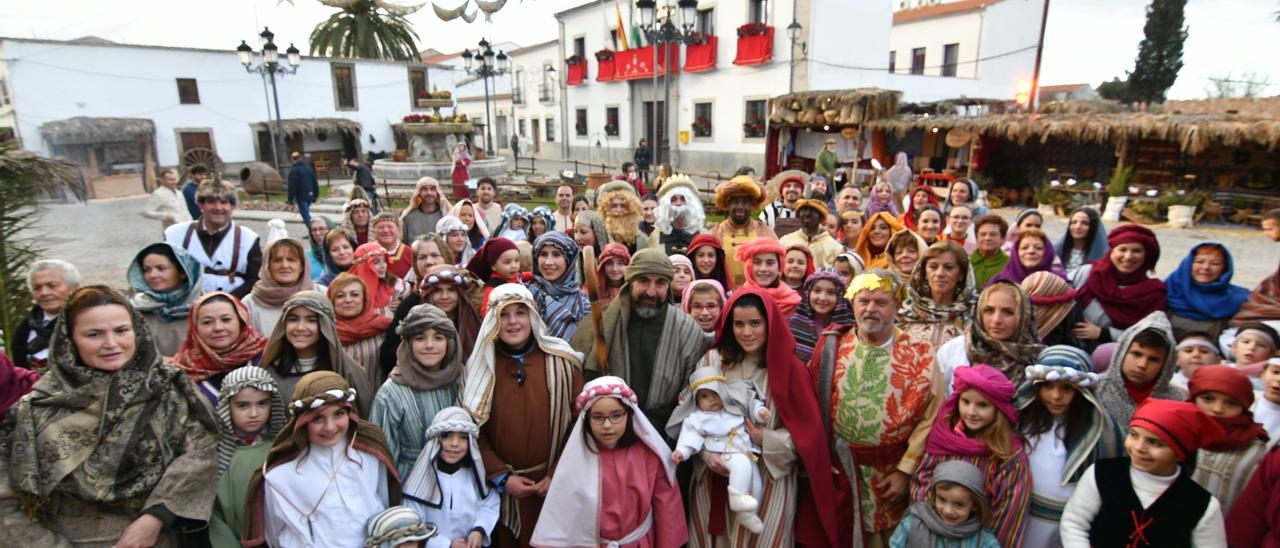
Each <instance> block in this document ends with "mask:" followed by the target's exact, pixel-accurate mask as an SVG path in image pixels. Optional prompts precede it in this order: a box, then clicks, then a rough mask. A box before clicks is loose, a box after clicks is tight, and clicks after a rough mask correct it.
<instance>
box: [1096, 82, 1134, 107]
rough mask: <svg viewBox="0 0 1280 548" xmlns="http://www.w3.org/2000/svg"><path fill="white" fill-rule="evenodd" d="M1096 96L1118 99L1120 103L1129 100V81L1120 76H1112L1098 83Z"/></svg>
mask: <svg viewBox="0 0 1280 548" xmlns="http://www.w3.org/2000/svg"><path fill="white" fill-rule="evenodd" d="M1098 96H1099V97H1102V98H1103V99H1111V100H1113V101H1120V102H1121V103H1128V102H1129V81H1128V80H1121V79H1120V78H1112V79H1111V80H1110V81H1108V82H1103V83H1101V84H1098Z"/></svg>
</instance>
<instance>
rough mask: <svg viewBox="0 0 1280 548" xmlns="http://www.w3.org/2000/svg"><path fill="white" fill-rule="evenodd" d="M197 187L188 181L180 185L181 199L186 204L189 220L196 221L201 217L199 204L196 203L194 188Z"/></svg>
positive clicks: (194, 183)
mask: <svg viewBox="0 0 1280 548" xmlns="http://www.w3.org/2000/svg"><path fill="white" fill-rule="evenodd" d="M198 186H200V185H197V184H196V182H195V181H190V180H188V181H187V183H186V184H184V185H182V198H183V199H184V200H186V202H187V213H190V214H191V218H192V219H194V220H197V221H198V220H200V215H201V212H200V204H197V203H196V187H198Z"/></svg>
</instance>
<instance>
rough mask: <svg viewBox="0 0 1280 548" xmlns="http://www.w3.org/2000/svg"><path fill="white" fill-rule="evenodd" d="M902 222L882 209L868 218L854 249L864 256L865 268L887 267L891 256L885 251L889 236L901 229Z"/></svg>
mask: <svg viewBox="0 0 1280 548" xmlns="http://www.w3.org/2000/svg"><path fill="white" fill-rule="evenodd" d="M902 228H903V225H902V223H900V222H898V220H897V219H895V218H894V217H893V215H890V214H889V213H886V212H883V211H881V212H880V213H876V214H875V215H872V216H871V218H870V219H867V223H866V224H865V225H863V228H862V233H860V234H858V242H857V244H855V245H854V246H853V250H854V252H855V253H857V254H858V256H859V257H861V258H862V264H863V268H866V269H872V268H886V267H888V266H889V256H888V254H887V253H885V251H886V250H887V249H888V248H889V238H890V237H891V236H893V234H894V233H896V232H899V231H901V230H902Z"/></svg>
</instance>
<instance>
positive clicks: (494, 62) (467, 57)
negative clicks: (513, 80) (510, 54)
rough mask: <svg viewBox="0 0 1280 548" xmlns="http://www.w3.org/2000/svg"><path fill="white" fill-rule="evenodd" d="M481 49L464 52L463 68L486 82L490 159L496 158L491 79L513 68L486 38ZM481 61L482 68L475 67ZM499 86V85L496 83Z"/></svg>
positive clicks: (485, 100)
mask: <svg viewBox="0 0 1280 548" xmlns="http://www.w3.org/2000/svg"><path fill="white" fill-rule="evenodd" d="M479 46H480V47H479V48H477V49H476V52H475V53H471V50H462V68H463V69H465V70H466V71H467V74H468V75H471V76H475V77H478V78H480V79H481V80H484V133H485V136H484V141H485V143H484V146H485V154H487V155H488V156H489V157H493V156H494V152H493V123H492V121H491V120H490V116H491V115H490V112H489V79H490V78H495V77H497V76H502V75H503V74H506V73H507V71H508V70H510V68H511V61H510V60H509V59H508V58H507V54H506V53H504V52H501V51H499V52H498V53H496V54H495V53H494V52H493V48H492V47H490V44H489V41H488V40H485V39H484V38H481V39H480V44H479ZM476 60H479V61H480V66H479V67H476V66H475V61H476ZM494 85H495V86H497V83H496V82H495V83H494Z"/></svg>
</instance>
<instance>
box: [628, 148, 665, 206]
mask: <svg viewBox="0 0 1280 548" xmlns="http://www.w3.org/2000/svg"><path fill="white" fill-rule="evenodd" d="M632 160H633V161H634V162H635V164H636V170H638V171H639V172H640V180H642V181H645V182H648V181H649V166H650V165H651V164H653V150H652V149H650V148H649V140H648V139H640V144H639V145H638V146H636V153H635V156H634V157H633V158H632ZM668 161H670V160H668ZM641 196H644V194H641Z"/></svg>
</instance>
